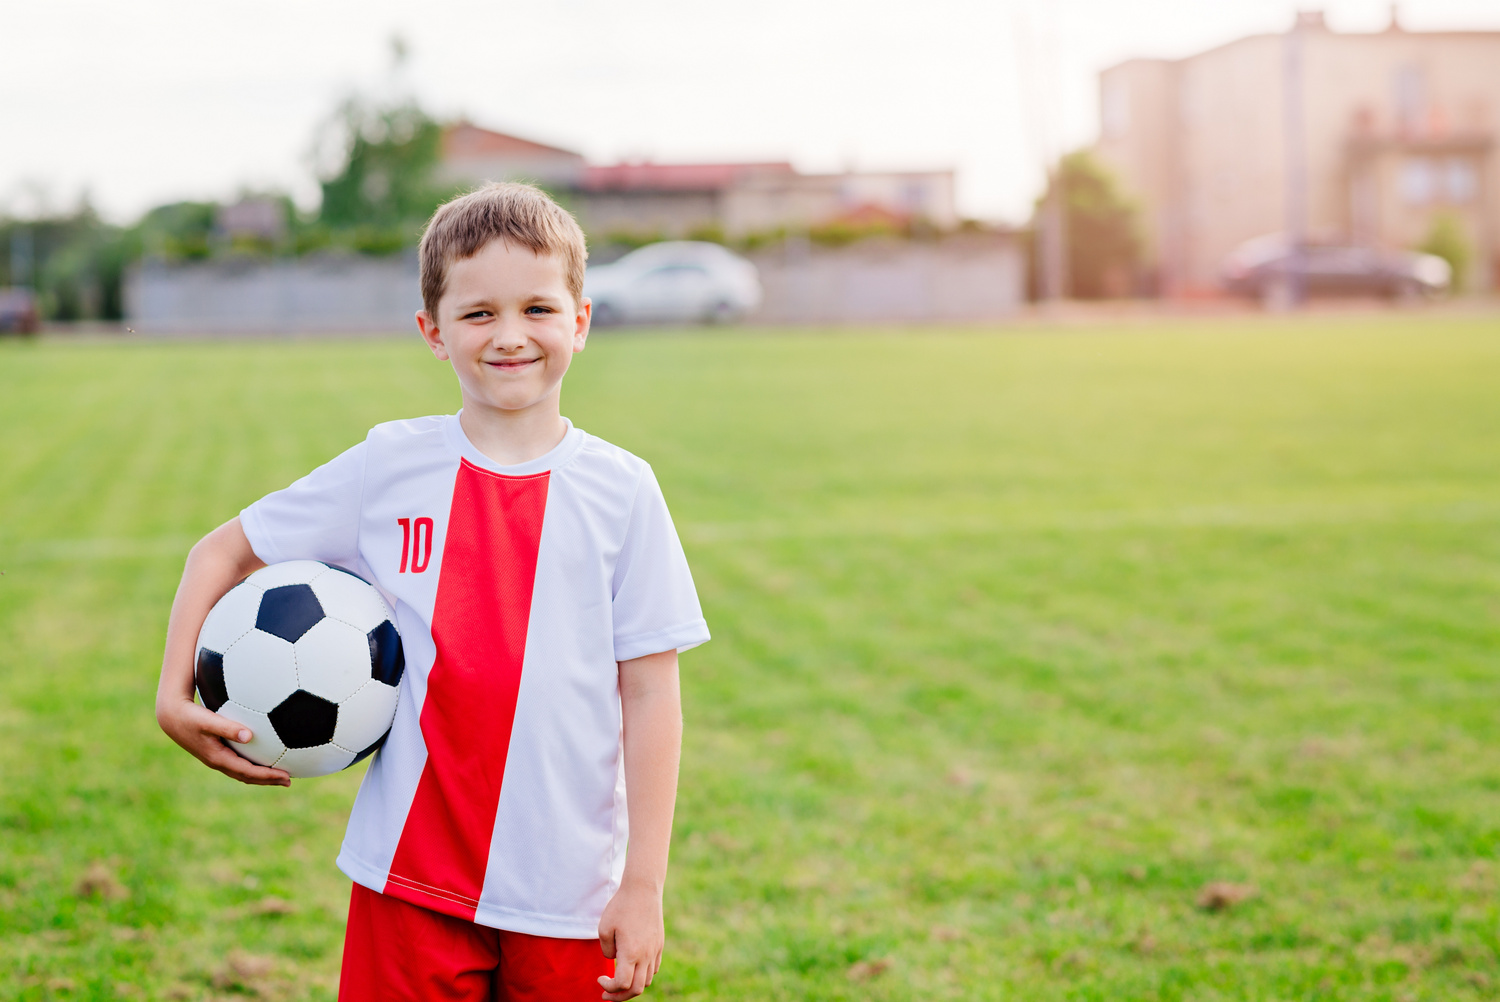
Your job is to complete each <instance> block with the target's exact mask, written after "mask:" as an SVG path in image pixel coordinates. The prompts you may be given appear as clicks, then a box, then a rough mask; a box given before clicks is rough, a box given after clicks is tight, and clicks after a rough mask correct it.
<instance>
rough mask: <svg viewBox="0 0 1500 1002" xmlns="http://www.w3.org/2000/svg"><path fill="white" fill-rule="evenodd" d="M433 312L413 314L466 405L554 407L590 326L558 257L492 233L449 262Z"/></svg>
mask: <svg viewBox="0 0 1500 1002" xmlns="http://www.w3.org/2000/svg"><path fill="white" fill-rule="evenodd" d="M437 312H438V316H437V317H433V316H431V315H430V314H428V312H427V311H426V310H422V311H421V312H419V313H418V314H417V326H418V327H420V328H421V330H422V338H423V339H424V340H425V341H426V342H427V346H428V347H429V348H431V349H432V353H433V354H434V355H436V356H437V357H438V358H440V359H443V360H445V361H448V362H451V363H452V364H453V371H454V372H455V373H456V374H457V375H458V383H459V386H460V387H462V389H463V396H464V407H465V408H472V409H476V410H486V409H488V410H491V411H504V412H508V413H510V414H517V413H519V412H522V411H526V410H528V409H531V408H536V407H542V408H550V409H552V412H553V413H556V408H558V407H559V401H560V399H561V388H562V379H563V375H564V374H565V373H566V372H567V371H568V364H569V363H570V362H571V361H572V359H573V355H574V354H576V353H577V352H580V351H582V350H583V344H584V341H585V339H586V338H587V337H588V333H589V315H590V304H589V301H588V300H587V299H585V300H583V301H582V302H581V303H575V302H574V301H573V296H572V294H571V293H570V292H568V286H567V284H566V282H565V281H564V280H563V266H562V261H561V260H559V259H558V258H557V257H556V256H554V255H550V254H549V255H545V256H541V255H537V254H534V253H532V252H531V250H530V249H528V248H526V247H512V246H511V245H510V244H508V243H506V242H505V241H503V240H491V241H490V242H489V243H488V244H486V245H485V246H484V248H483V249H481V250H480V252H479V253H478V254H475V255H474V256H473V257H470V258H465V259H463V260H461V261H454V262H453V263H452V264H451V265H449V266H448V280H447V288H446V290H445V291H444V292H443V297H442V299H441V300H439V301H438V309H437Z"/></svg>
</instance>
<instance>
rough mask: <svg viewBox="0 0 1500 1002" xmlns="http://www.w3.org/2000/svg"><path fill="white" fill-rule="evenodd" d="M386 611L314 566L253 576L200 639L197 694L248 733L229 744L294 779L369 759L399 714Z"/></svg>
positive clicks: (355, 585)
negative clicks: (244, 738)
mask: <svg viewBox="0 0 1500 1002" xmlns="http://www.w3.org/2000/svg"><path fill="white" fill-rule="evenodd" d="M393 618H394V617H393V616H392V613H391V610H390V608H389V607H388V606H387V605H386V604H385V599H383V598H381V596H380V592H378V591H376V590H375V588H374V586H372V585H371V584H369V583H368V582H366V581H365V580H364V579H363V578H360V577H356V576H355V575H353V574H350V573H349V572H348V571H346V570H343V569H342V568H339V567H334V566H331V565H329V564H324V563H319V562H318V561H316V560H288V561H286V562H285V563H280V564H272V565H270V566H269V567H262V568H261V569H260V570H258V571H256V572H255V573H254V574H252V575H250V576H249V577H248V578H246V579H245V580H243V581H241V582H240V583H239V584H237V585H235V586H234V587H233V588H231V589H229V592H228V593H227V594H225V596H224V597H223V598H221V599H219V601H218V603H217V604H216V605H215V606H214V607H213V610H212V611H210V612H209V614H208V619H206V620H204V623H203V629H202V631H201V632H199V634H198V664H197V670H196V673H195V674H196V681H197V683H198V697H199V698H200V699H202V700H203V705H204V706H206V707H208V708H209V709H210V710H213V711H214V712H215V713H220V714H223V715H224V716H226V717H228V718H230V719H231V720H237V721H239V722H240V723H242V724H245V725H246V726H248V727H249V728H250V730H251V731H252V732H253V733H254V735H255V736H254V737H253V738H251V739H250V741H249V742H247V743H246V744H238V743H231V744H230V747H231V748H233V749H234V750H235V751H237V752H239V753H240V754H241V755H243V756H244V757H245V758H247V759H249V760H250V761H252V762H255V763H258V764H259V765H271V766H275V767H276V768H278V769H285V770H286V771H287V772H289V773H291V774H292V775H293V776H326V775H327V774H329V773H331V772H338V771H339V770H340V769H344V768H347V767H349V766H351V765H353V764H354V763H355V762H358V761H359V760H360V759H362V758H364V757H365V756H366V755H369V754H370V753H371V752H373V751H374V750H375V749H376V748H379V747H380V745H381V743H382V742H383V741H385V735H386V732H387V731H389V730H390V729H391V721H392V720H393V719H395V716H396V694H397V691H398V690H397V685H398V684H399V683H400V681H401V672H402V671H403V670H404V669H405V667H406V659H405V657H404V656H403V655H402V653H401V637H400V635H399V634H397V633H396V626H395V624H394V623H393V622H392V619H393Z"/></svg>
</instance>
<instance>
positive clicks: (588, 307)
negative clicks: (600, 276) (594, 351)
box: [573, 297, 594, 355]
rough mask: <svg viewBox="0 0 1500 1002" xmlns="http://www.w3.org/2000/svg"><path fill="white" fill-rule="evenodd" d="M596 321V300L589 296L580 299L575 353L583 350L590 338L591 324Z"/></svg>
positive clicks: (574, 338)
mask: <svg viewBox="0 0 1500 1002" xmlns="http://www.w3.org/2000/svg"><path fill="white" fill-rule="evenodd" d="M593 321H594V301H593V300H592V299H589V298H587V297H584V298H582V299H580V300H578V315H577V317H575V318H574V321H573V323H574V326H573V354H575V355H576V354H578V353H579V352H580V351H582V350H583V346H584V343H585V342H587V341H588V339H589V325H590V324H592V323H593Z"/></svg>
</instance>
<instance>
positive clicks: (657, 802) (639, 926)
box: [599, 651, 682, 1002]
mask: <svg viewBox="0 0 1500 1002" xmlns="http://www.w3.org/2000/svg"><path fill="white" fill-rule="evenodd" d="M620 711H621V716H622V721H623V725H624V738H625V787H626V790H627V794H628V795H627V799H626V802H627V804H628V805H629V812H630V851H629V853H628V854H627V855H626V857H625V873H624V875H623V877H622V878H621V880H620V889H619V891H617V892H616V893H615V896H614V897H613V898H611V899H610V902H609V904H608V905H606V906H605V908H604V915H603V917H601V918H600V920H599V943H600V945H601V946H603V948H604V955H605V956H606V957H613V958H614V961H615V976H614V977H613V978H604V977H601V978H600V979H599V985H600V987H601V988H603V989H604V995H603V997H604V998H606V999H610V1000H612V1002H620V1000H623V999H633V998H635V997H636V996H637V995H639V994H641V993H642V992H643V991H645V990H646V986H647V985H649V984H651V979H652V978H654V977H655V976H656V972H657V969H658V968H660V967H661V954H662V948H663V947H664V946H665V945H666V939H667V935H666V928H665V926H664V925H663V922H662V905H661V897H662V889H663V887H664V886H665V884H666V879H667V851H668V848H669V847H670V844H671V841H672V810H673V808H674V806H675V805H676V802H677V763H678V760H679V758H680V757H681V755H682V695H681V693H680V691H679V689H678V681H677V652H676V651H663V652H662V653H660V654H648V655H646V656H645V657H643V658H635V659H634V660H631V661H621V662H620Z"/></svg>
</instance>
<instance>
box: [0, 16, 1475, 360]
mask: <svg viewBox="0 0 1500 1002" xmlns="http://www.w3.org/2000/svg"><path fill="white" fill-rule="evenodd" d="M459 26H462V27H459ZM1497 30H1500V15H1497V13H1496V11H1495V10H1494V9H1493V7H1492V5H1490V4H1487V3H1484V2H1481V0H1427V2H1421V3H1409V4H1406V5H1404V6H1403V5H1396V6H1392V5H1388V4H1385V3H1380V2H1374V0H1369V2H1366V0H1346V2H1343V3H1338V4H1332V5H1329V6H1328V7H1327V9H1315V10H1314V9H1307V10H1300V9H1298V7H1297V5H1295V4H1292V3H1286V2H1279V0H1276V2H1272V0H1235V2H1228V3H1219V4H1212V5H1207V4H1190V3H1177V2H1169V0H1137V2H1133V3H1129V4H1117V3H1116V4H1111V3H1102V2H1094V0H1074V2H1071V3H1061V4H1048V3H1040V2H1035V0H1014V2H1011V3H1006V4H974V3H965V2H961V0H944V2H942V3H938V4H935V5H933V6H932V7H930V8H926V9H924V11H922V12H921V13H920V14H918V13H917V12H915V11H914V10H913V9H912V8H910V7H908V6H906V5H903V4H876V5H848V4H842V3H834V2H829V3H819V4H812V5H805V4H795V5H794V4H787V5H784V6H776V5H775V4H773V5H772V6H771V7H765V6H762V5H755V6H754V7H751V6H746V5H729V6H723V7H716V8H715V10H714V11H713V12H712V13H708V12H705V11H702V10H700V9H698V8H697V7H695V6H693V5H687V4H678V3H674V2H671V0H640V2H636V3H629V4H595V3H590V2H587V0H570V2H559V3H556V4H538V5H490V4H468V3H462V2H457V0H454V2H444V3H438V4H436V5H435V6H433V7H431V8H426V9H424V11H423V13H422V14H421V15H420V16H418V15H417V14H416V13H415V12H413V11H412V10H411V9H409V8H407V7H405V6H404V5H401V4H397V3H375V4H358V5H356V4H347V3H340V2H328V3H320V4H317V5H314V6H312V7H308V6H306V5H290V4H280V3H271V4H264V5H255V6H253V7H252V6H249V5H240V4H226V5H219V6H216V7H215V8H213V9H212V10H211V11H204V10H201V9H199V8H197V7H196V6H189V5H176V4H173V3H170V2H162V3H155V4H150V5H147V6H145V7H142V8H139V9H131V10H130V11H128V12H127V11H124V10H119V9H114V8H110V7H107V6H97V5H92V4H87V3H69V2H65V3H58V4H49V5H44V6H39V7H35V8H31V9H22V8H19V7H17V8H15V9H13V10H11V11H9V12H7V14H6V48H7V53H6V59H5V60H4V62H3V66H0V87H3V88H4V93H5V94H6V95H7V99H6V100H5V101H4V106H3V108H0V135H4V136H5V137H6V141H5V142H4V144H3V146H0V287H3V288H6V289H7V290H8V291H6V292H0V297H3V298H0V303H5V304H8V305H4V306H0V309H3V310H5V311H6V312H7V314H8V315H10V316H11V319H9V320H8V321H3V322H4V323H5V324H7V325H8V326H11V327H18V326H21V325H22V324H25V325H28V326H30V325H33V324H35V323H38V322H51V321H59V322H77V321H88V320H93V321H106V322H118V321H122V320H123V321H125V322H128V323H129V324H130V325H131V326H132V327H133V328H135V329H139V330H158V331H168V330H182V331H186V330H198V331H204V330H209V329H225V330H229V329H239V330H253V329H263V330H275V329H281V330H308V329H317V328H344V329H386V328H390V327H404V326H405V325H406V322H407V321H406V314H407V313H408V312H410V309H411V308H412V305H413V302H414V296H415V284H414V278H413V277H412V276H413V275H414V262H413V258H412V255H411V249H412V246H413V244H414V242H415V240H416V238H417V236H418V234H419V232H420V226H421V224H422V222H423V220H424V219H425V218H426V216H427V215H428V214H429V213H430V212H431V210H432V208H433V207H434V206H435V205H436V204H437V203H438V202H439V201H441V200H442V199H443V198H446V197H448V196H450V195H451V194H452V193H454V192H455V191H459V190H463V189H464V188H467V187H469V186H472V185H473V184H475V183H479V182H481V181H483V180H487V179H526V180H531V181H535V182H537V183H540V184H542V185H543V186H545V187H546V188H547V189H548V190H549V191H552V192H553V193H554V194H555V195H556V196H557V197H558V198H559V199H560V200H562V201H563V202H565V204H567V205H568V207H569V208H570V209H572V210H573V211H574V212H575V213H576V214H577V215H578V217H579V219H580V220H581V221H582V222H583V224H584V226H585V228H586V229H587V231H588V233H589V236H590V239H591V243H592V245H593V258H594V261H595V262H596V263H601V264H602V263H607V262H610V261H612V260H613V259H615V258H618V257H619V256H621V255H622V254H623V253H625V252H626V251H628V250H630V249H633V248H636V247H639V246H642V245H644V244H647V243H651V242H654V241H660V240H663V239H679V240H680V239H689V240H699V241H711V242H715V243H719V244H723V245H725V246H727V247H729V248H731V249H732V250H734V251H736V252H737V253H739V254H742V255H746V256H748V257H749V258H750V259H751V260H753V261H754V262H755V264H756V265H757V268H758V271H759V274H760V277H761V283H762V285H763V291H764V295H763V297H761V298H753V297H752V299H749V300H745V299H744V297H743V296H739V297H736V296H734V295H730V294H722V293H715V292H712V291H710V292H703V291H702V290H697V291H696V292H695V291H694V290H693V289H691V288H685V287H684V288H676V287H675V286H682V284H683V282H684V277H683V274H682V271H683V269H684V268H685V267H686V265H683V264H680V263H679V266H678V274H676V275H675V276H667V277H666V278H665V279H662V278H661V277H659V280H666V281H667V283H668V284H669V285H673V284H674V283H675V286H674V288H672V289H668V290H666V291H665V292H663V290H662V289H646V290H638V291H637V292H636V293H633V295H634V296H635V298H636V299H640V300H643V301H657V300H660V299H661V298H662V297H663V296H664V295H665V296H666V298H667V299H672V298H673V297H676V298H679V299H681V298H684V297H686V299H688V300H692V302H691V303H690V304H689V305H688V306H686V307H684V308H683V309H682V310H681V311H679V312H683V313H684V314H685V315H687V316H691V317H693V318H698V317H700V316H702V315H706V314H707V313H711V312H713V311H714V309H715V308H718V312H719V313H720V314H722V315H724V316H736V317H737V316H741V315H755V316H758V317H759V318H760V319H762V320H767V321H794V322H796V321H802V322H808V321H827V320H831V319H836V318H838V317H847V318H849V319H852V320H857V321H867V320H881V319H886V320H892V319H897V320H921V319H950V318H967V319H974V318H990V319H993V318H996V317H1002V316H1006V315H1010V314H1014V313H1016V312H1017V311H1019V310H1021V309H1022V308H1023V307H1024V305H1025V304H1026V303H1027V302H1028V301H1034V300H1039V299H1040V300H1062V299H1111V300H1126V299H1146V300H1153V299H1155V300H1169V301H1174V302H1183V301H1204V300H1212V299H1216V298H1222V297H1224V296H1226V295H1238V296H1241V297H1248V298H1250V299H1259V300H1260V301H1261V302H1262V303H1263V304H1264V305H1267V306H1270V307H1272V308H1279V307H1283V306H1285V305H1287V304H1288V303H1295V302H1298V301H1300V299H1301V298H1302V297H1303V296H1304V295H1308V294H1316V295H1325V294H1326V295H1336V296H1367V295H1375V296H1386V297H1391V298H1397V299H1405V300H1408V301H1411V300H1415V299H1418V298H1422V297H1427V296H1435V295H1442V294H1451V293H1463V292H1487V291H1488V290H1490V289H1491V288H1492V287H1493V286H1494V285H1495V284H1496V281H1497V271H1496V269H1497V267H1500V265H1497V262H1500V258H1497V254H1496V248H1495V246H1494V245H1495V242H1496V239H1497V237H1496V233H1497V232H1500V215H1497V214H1500V199H1497V198H1496V196H1495V195H1494V190H1495V189H1496V187H1497V185H1500V180H1497V179H1500V162H1497V157H1496V155H1495V154H1494V153H1493V152H1492V149H1493V143H1494V134H1495V130H1496V128H1497V126H1496V120H1497V119H1496V116H1497V114H1500V112H1497V110H1496V98H1495V95H1496V94H1500V78H1497V77H1496V73H1497V72H1500V71H1497V69H1496V67H1497V66H1500V60H1497V59H1496V52H1497V46H1500V34H1496V31H1497ZM453 32H462V33H463V34H464V35H465V37H466V38H476V39H484V44H485V46H486V47H485V48H484V49H483V50H482V51H476V50H472V49H470V50H466V51H463V52H458V51H455V50H454V47H453V46H454V41H453V38H454V35H453V34H452V33H453ZM1257 238H1259V242H1255V241H1256V240H1257ZM1412 252H1425V253H1427V254H1430V255H1434V256H1435V257H1436V258H1437V259H1439V260H1440V261H1441V262H1442V263H1441V264H1437V263H1434V262H1433V261H1432V260H1426V259H1418V258H1416V257H1414V256H1413V255H1412ZM701 281H704V280H700V282H701ZM707 281H708V282H709V284H713V280H712V278H710V279H709V280H707ZM689 285H691V282H689ZM621 295H624V294H623V293H622V294H621ZM716 296H717V297H718V298H717V299H716V298H715V297H716ZM726 296H727V298H726ZM616 298H619V297H616ZM698 300H703V301H702V302H699V301H698ZM742 300H743V301H742ZM610 305H612V306H615V305H618V304H610ZM641 310H645V312H641ZM664 310H665V312H664ZM27 311H30V312H33V313H34V314H35V318H34V319H30V318H26V317H23V316H22V314H23V313H26V312H27ZM614 312H615V314H616V319H621V320H624V319H628V318H629V316H628V314H629V313H630V311H629V310H625V309H623V308H617V309H615V311H614ZM670 312H671V311H670V310H666V309H665V308H658V309H654V310H653V309H651V308H647V307H642V308H641V309H638V310H636V311H635V314H636V316H635V318H636V319H638V320H662V319H668V314H670ZM721 318H722V317H721Z"/></svg>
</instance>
